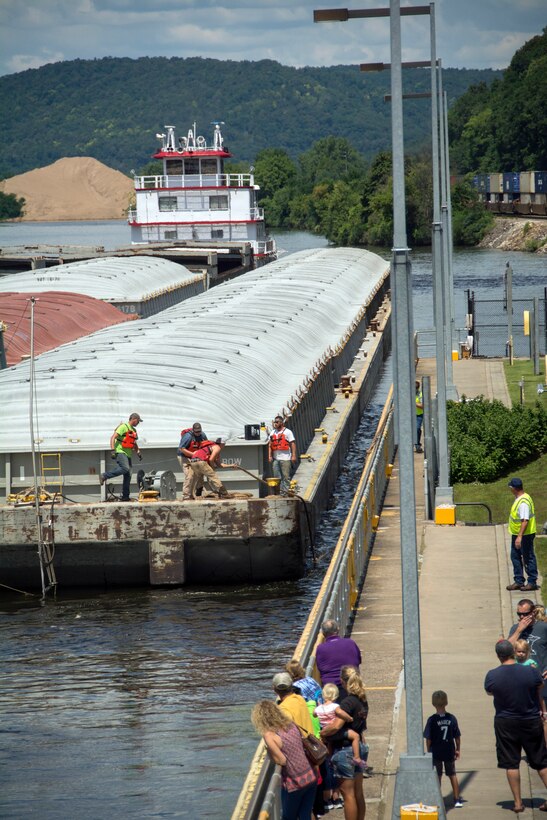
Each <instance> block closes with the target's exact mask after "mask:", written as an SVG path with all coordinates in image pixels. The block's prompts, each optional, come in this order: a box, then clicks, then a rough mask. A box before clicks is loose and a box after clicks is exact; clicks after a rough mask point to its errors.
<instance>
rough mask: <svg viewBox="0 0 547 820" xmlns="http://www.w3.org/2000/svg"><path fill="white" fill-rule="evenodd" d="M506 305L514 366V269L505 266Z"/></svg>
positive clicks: (509, 345)
mask: <svg viewBox="0 0 547 820" xmlns="http://www.w3.org/2000/svg"><path fill="white" fill-rule="evenodd" d="M505 304H506V306H507V345H508V347H509V364H510V365H511V366H512V365H513V268H512V267H511V265H510V263H509V262H506V264H505Z"/></svg>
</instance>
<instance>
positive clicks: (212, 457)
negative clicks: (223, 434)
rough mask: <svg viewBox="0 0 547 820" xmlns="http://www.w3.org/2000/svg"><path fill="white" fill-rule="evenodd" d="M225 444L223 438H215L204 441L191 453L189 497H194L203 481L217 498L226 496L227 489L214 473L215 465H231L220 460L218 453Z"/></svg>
mask: <svg viewBox="0 0 547 820" xmlns="http://www.w3.org/2000/svg"><path fill="white" fill-rule="evenodd" d="M225 444H226V439H225V438H217V440H216V441H204V442H203V444H202V446H201V447H200V448H199V450H196V451H195V452H194V454H193V458H192V459H191V461H190V467H191V468H192V472H193V473H194V475H193V477H192V482H191V484H190V497H191V498H194V497H195V492H196V488H197V487H198V486H199V483H200V481H201V484H202V486H203V484H204V483H205V484H206V485H207V488H208V489H209V490H211V492H213V493H217V494H218V496H219V498H227V497H228V490H227V489H226V487H225V486H224V484H223V483H222V481H221V480H220V478H217V476H216V475H215V467H226V468H228V467H231V466H232V465H231V464H225V463H224V462H223V461H221V458H220V454H221V452H222V450H223V449H224V446H225Z"/></svg>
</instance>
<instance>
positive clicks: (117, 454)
mask: <svg viewBox="0 0 547 820" xmlns="http://www.w3.org/2000/svg"><path fill="white" fill-rule="evenodd" d="M141 421H142V419H141V417H140V416H139V414H138V413H131V415H130V416H129V421H127V422H122V423H121V424H119V425H118V426H117V427H116V429H115V430H114V432H113V433H112V435H111V436H110V450H111V455H112V458H113V459H114V460H115V461H116V467H114V468H113V469H112V470H107V472H105V473H103V474H102V475H101V477H100V483H101V486H102V485H103V484H104V483H105V481H107V480H108V479H109V478H116V476H119V475H121V476H123V483H122V501H131V499H130V497H129V488H130V485H131V457H132V456H133V453H135V455H136V456H137V458H138V459H139V461H142V455H141V451H140V448H139V445H138V444H137V439H138V437H139V436H138V434H137V425H139V424H140V423H141Z"/></svg>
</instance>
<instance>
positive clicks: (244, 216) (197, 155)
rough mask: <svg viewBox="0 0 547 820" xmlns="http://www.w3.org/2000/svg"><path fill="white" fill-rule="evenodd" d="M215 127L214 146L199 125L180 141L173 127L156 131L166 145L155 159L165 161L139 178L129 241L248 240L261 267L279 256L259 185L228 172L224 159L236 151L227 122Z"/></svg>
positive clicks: (252, 178)
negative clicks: (225, 131)
mask: <svg viewBox="0 0 547 820" xmlns="http://www.w3.org/2000/svg"><path fill="white" fill-rule="evenodd" d="M213 125H214V127H215V128H214V134H213V144H212V146H211V145H207V142H206V140H205V137H202V136H198V135H197V131H196V124H195V123H194V125H193V127H192V128H190V130H189V131H188V134H187V136H185V137H180V138H179V139H178V142H177V141H176V136H175V126H173V125H166V126H165V131H166V133H164V134H156V136H157V138H158V139H161V141H162V145H161V149H160V150H159V151H158V152H157V153H156V154H154V159H159V160H161V161H162V163H163V173H162V174H158V175H154V176H136V177H135V199H136V206H135V209H133V210H130V211H129V214H128V220H129V224H130V225H131V241H132V243H134V244H142V243H144V244H148V243H153V242H162V243H163V242H173V243H178V242H182V243H186V242H192V243H195V242H198V243H203V244H207V245H209V244H214V245H218V244H222V243H227V242H239V243H241V242H248V243H249V244H250V245H251V247H252V251H253V256H254V265H255V267H258V266H259V265H263V264H265V263H266V262H270V261H272V260H274V259H275V258H276V248H275V240H273V239H271V238H270V237H269V236H267V234H266V225H265V222H264V211H263V209H262V208H259V207H258V206H257V199H256V194H257V191H258V190H259V186H258V185H255V182H254V176H253V174H252V173H248V174H241V173H225V171H224V160H225V159H228V158H230V157H231V156H232V154H230V152H229V151H228V149H227V148H226V146H225V145H224V140H223V137H222V133H221V130H220V126H221V125H223V123H221V122H216V123H213ZM251 171H252V168H251Z"/></svg>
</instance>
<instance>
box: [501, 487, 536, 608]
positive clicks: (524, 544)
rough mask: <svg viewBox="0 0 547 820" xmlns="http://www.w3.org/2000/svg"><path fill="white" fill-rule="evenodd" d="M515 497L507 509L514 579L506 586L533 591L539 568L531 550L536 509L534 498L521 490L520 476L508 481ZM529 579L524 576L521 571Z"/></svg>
mask: <svg viewBox="0 0 547 820" xmlns="http://www.w3.org/2000/svg"><path fill="white" fill-rule="evenodd" d="M509 489H510V490H511V492H512V494H513V496H514V499H515V500H514V501H513V505H512V507H511V511H510V513H509V533H510V535H511V563H512V564H513V576H514V579H515V580H514V583H512V584H509V586H508V587H507V589H509V590H516V589H520V590H521V591H522V592H532V591H533V590H535V589H539V587H538V585H537V579H538V568H537V562H536V554H535V552H534V538H535V535H536V513H535V509H534V502H533V501H532V499H531V497H530V496H529V495H528V493H525V492H524V487H523V485H522V479H520V478H512V479H511V481H510V482H509ZM525 572H526V575H527V576H528V581H527V582H526V581H525V580H524V573H525Z"/></svg>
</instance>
